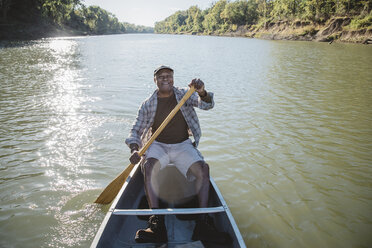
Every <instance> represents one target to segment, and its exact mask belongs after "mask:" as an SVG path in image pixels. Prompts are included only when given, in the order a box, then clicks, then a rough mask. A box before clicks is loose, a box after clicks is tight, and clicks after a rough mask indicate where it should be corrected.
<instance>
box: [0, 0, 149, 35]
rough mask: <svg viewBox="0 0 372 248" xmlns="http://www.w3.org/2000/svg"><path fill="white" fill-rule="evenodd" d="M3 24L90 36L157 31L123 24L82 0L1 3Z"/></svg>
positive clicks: (2, 1)
mask: <svg viewBox="0 0 372 248" xmlns="http://www.w3.org/2000/svg"><path fill="white" fill-rule="evenodd" d="M0 10H1V11H0V15H1V16H0V23H3V24H9V23H16V24H18V23H28V24H33V25H38V24H44V25H54V26H56V27H59V28H66V27H67V28H71V29H73V30H76V31H80V32H82V33H87V34H113V33H128V32H141V33H145V32H153V29H152V28H150V27H144V26H136V25H134V24H129V23H122V22H119V20H118V18H117V17H116V16H115V15H113V14H112V13H110V12H108V11H106V10H104V9H102V8H100V7H98V6H89V7H86V6H85V5H84V4H83V3H82V0H0Z"/></svg>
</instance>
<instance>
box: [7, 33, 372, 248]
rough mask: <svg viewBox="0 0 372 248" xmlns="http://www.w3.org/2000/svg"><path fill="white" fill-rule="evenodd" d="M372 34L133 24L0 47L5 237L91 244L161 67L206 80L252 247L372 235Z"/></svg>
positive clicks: (218, 146) (206, 142)
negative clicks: (142, 29)
mask: <svg viewBox="0 0 372 248" xmlns="http://www.w3.org/2000/svg"><path fill="white" fill-rule="evenodd" d="M371 58H372V46H365V45H357V44H338V43H333V44H331V45H329V44H327V43H316V42H291V41H269V40H259V39H248V38H229V37H209V36H182V35H155V34H143V35H142V34H141V35H139V34H133V35H132V34H130V35H111V36H91V37H72V38H51V39H41V40H35V41H29V42H12V43H7V44H5V43H1V45H0V84H1V85H0V124H1V130H0V158H1V160H0V163H1V166H0V185H1V190H0V247H22V248H27V247H89V245H90V243H91V241H92V240H93V238H94V235H95V233H96V232H97V230H98V228H99V226H100V223H101V221H102V220H103V218H104V216H105V213H106V212H107V210H108V207H107V206H100V205H96V204H94V203H93V201H94V200H95V198H96V197H97V196H98V194H99V193H100V192H101V191H102V189H103V188H104V187H106V186H107V184H108V183H109V182H110V181H111V180H112V179H114V177H115V176H116V175H117V174H118V173H119V172H121V171H122V170H123V169H124V168H125V167H126V166H127V165H128V163H129V161H128V157H129V150H128V148H127V147H126V145H125V144H124V139H125V138H126V137H127V135H128V132H129V129H130V127H131V124H132V122H133V121H134V118H135V116H136V112H137V109H138V107H139V105H140V103H141V102H142V101H143V100H144V99H145V98H147V97H148V96H149V95H150V93H151V92H153V90H154V89H155V84H154V82H153V75H152V73H153V70H154V69H155V68H156V67H157V66H159V65H161V64H166V65H170V66H171V67H173V68H174V70H175V85H176V86H180V87H186V86H187V84H188V83H189V82H190V80H191V79H192V78H201V79H202V80H203V81H204V82H205V85H206V89H207V90H208V91H212V92H214V94H215V108H214V109H212V110H209V111H198V115H199V119H200V121H201V126H202V132H203V136H202V139H201V142H200V146H199V148H200V150H201V152H202V153H203V155H204V157H205V159H206V160H207V161H208V163H209V164H210V167H211V175H212V176H213V177H214V179H215V181H216V183H217V185H218V186H219V188H220V190H221V191H222V193H223V195H224V197H225V200H226V201H227V203H228V205H229V207H230V209H231V211H232V214H233V216H234V217H235V220H236V222H237V224H238V227H239V229H240V231H241V233H242V235H243V238H244V240H245V242H246V244H247V246H248V247H370V245H371V244H372V236H371V230H372V207H371V206H372V179H371V176H372V155H371V151H372V124H371V123H372V108H371V106H372V59H371Z"/></svg>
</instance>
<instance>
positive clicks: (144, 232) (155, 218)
mask: <svg viewBox="0 0 372 248" xmlns="http://www.w3.org/2000/svg"><path fill="white" fill-rule="evenodd" d="M134 240H135V241H136V242H137V243H166V242H168V236H167V229H166V227H165V223H164V215H152V216H150V218H149V221H148V227H147V228H146V229H140V230H138V231H137V233H136V237H135V238H134Z"/></svg>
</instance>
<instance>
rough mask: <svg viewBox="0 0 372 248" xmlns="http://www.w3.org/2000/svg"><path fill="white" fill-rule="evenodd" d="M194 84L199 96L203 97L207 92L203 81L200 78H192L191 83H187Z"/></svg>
mask: <svg viewBox="0 0 372 248" xmlns="http://www.w3.org/2000/svg"><path fill="white" fill-rule="evenodd" d="M191 86H194V88H195V90H196V92H198V94H199V96H201V97H203V96H205V95H206V94H207V92H206V91H205V89H204V83H203V81H201V80H200V78H194V79H193V80H191V83H190V84H189V87H191Z"/></svg>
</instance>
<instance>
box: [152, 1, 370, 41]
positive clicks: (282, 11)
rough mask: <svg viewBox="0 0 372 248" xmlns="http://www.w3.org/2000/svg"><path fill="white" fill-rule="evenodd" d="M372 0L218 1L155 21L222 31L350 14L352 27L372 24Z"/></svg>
mask: <svg viewBox="0 0 372 248" xmlns="http://www.w3.org/2000/svg"><path fill="white" fill-rule="evenodd" d="M371 10H372V1H371V0H238V1H232V2H231V1H227V0H219V1H218V2H215V3H213V4H212V5H211V7H210V8H207V9H206V10H201V9H199V8H198V7H197V6H192V7H190V8H189V9H187V10H184V11H177V12H176V13H174V14H173V15H171V16H169V17H167V18H166V19H165V20H163V21H160V22H157V23H155V32H156V33H205V34H223V33H226V32H228V31H236V30H237V28H238V27H239V26H242V25H247V26H249V27H253V28H261V27H265V25H268V24H270V23H274V22H277V21H280V20H288V21H296V20H301V21H309V22H313V23H318V24H322V23H325V22H326V21H327V20H329V19H330V18H331V17H335V16H350V17H353V21H352V22H351V24H350V25H352V27H353V28H356V29H358V28H364V27H369V28H370V27H371V26H372V11H371Z"/></svg>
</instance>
